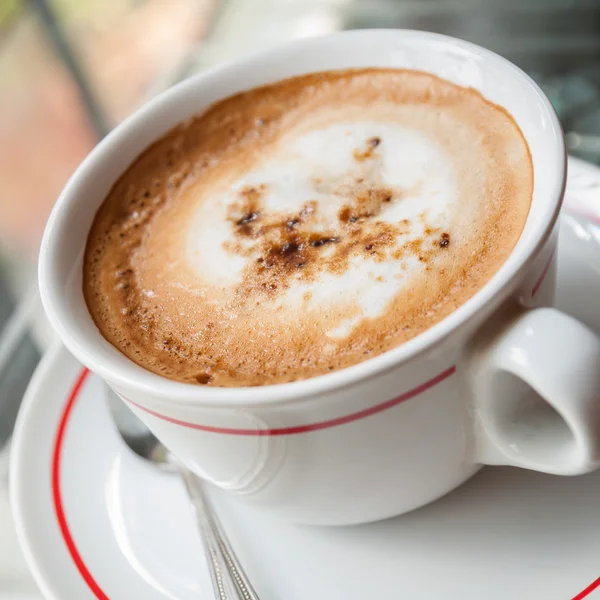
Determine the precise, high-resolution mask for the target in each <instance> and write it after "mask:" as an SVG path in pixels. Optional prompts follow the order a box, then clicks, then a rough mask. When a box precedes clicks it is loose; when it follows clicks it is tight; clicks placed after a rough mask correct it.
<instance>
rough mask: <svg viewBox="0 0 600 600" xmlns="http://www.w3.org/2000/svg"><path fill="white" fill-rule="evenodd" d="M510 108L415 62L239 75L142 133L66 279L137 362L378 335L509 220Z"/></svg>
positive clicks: (518, 169) (344, 352) (225, 382)
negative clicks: (158, 134)
mask: <svg viewBox="0 0 600 600" xmlns="http://www.w3.org/2000/svg"><path fill="white" fill-rule="evenodd" d="M532 192H533V168H532V161H531V156H530V153H529V149H528V146H527V143H526V141H525V139H524V137H523V135H522V133H521V131H520V129H519V127H518V126H517V124H516V123H515V121H514V120H513V119H512V117H511V116H510V115H509V114H508V113H507V112H506V111H505V110H504V109H503V108H501V107H499V106H496V105H494V104H492V103H491V102H489V101H487V100H486V99H485V98H484V97H483V96H482V95H481V94H480V93H479V92H477V91H475V90H473V89H468V88H463V87H460V86H457V85H454V84H452V83H450V82H448V81H445V80H443V79H440V78H438V77H435V76H433V75H431V74H428V73H423V72H419V71H411V70H397V69H375V68H373V69H361V70H350V71H336V72H324V73H315V74H310V75H304V76H300V77H295V78H292V79H289V80H285V81H280V82H278V83H274V84H272V85H267V86H265V87H261V88H257V89H253V90H250V91H246V92H242V93H240V94H237V95H235V96H232V97H230V98H227V99H225V100H222V101H220V102H218V103H217V104H215V105H213V106H212V107H210V108H209V109H208V110H207V111H206V112H204V113H203V114H202V115H200V116H198V117H195V118H193V119H190V120H188V121H187V122H185V123H182V124H181V125H179V126H178V127H176V128H175V129H173V130H172V131H171V132H169V133H168V134H167V135H165V136H164V137H163V138H162V139H160V140H158V141H157V142H156V143H154V144H153V145H152V146H150V147H149V148H148V149H147V150H146V151H145V152H144V153H143V154H142V155H141V156H140V157H139V158H138V159H137V160H136V161H135V162H134V163H133V164H132V165H131V166H130V167H129V168H128V169H127V171H126V172H125V173H124V174H123V175H122V176H121V177H120V179H119V180H118V181H117V183H116V184H115V185H114V187H113V188H112V190H111V191H110V193H109V194H108V197H107V198H106V200H105V201H104V203H103V204H102V206H101V207H100V209H99V211H98V213H97V215H96V218H95V220H94V223H93V226H92V229H91V232H90V235H89V238H88V242H87V247H86V251H85V258H84V266H83V289H84V294H85V298H86V302H87V305H88V308H89V311H90V313H91V315H92V317H93V319H94V321H95V323H96V325H97V326H98V328H99V329H100V331H101V332H102V334H103V336H104V337H105V338H106V339H107V340H108V341H109V342H110V343H112V344H113V345H114V346H116V348H118V349H119V350H120V351H121V352H122V353H123V354H125V355H126V356H128V357H129V358H130V359H132V360H133V361H134V362H136V363H137V364H139V365H141V366H143V367H145V368H146V369H148V370H150V371H153V372H154V373H158V374H160V375H163V376H165V377H168V378H170V379H174V380H178V381H183V382H191V383H199V384H205V385H214V386H254V385H268V384H273V383H281V382H289V381H294V380H298V379H304V378H308V377H314V376H316V375H321V374H325V373H329V372H331V371H335V370H337V369H341V368H344V367H347V366H350V365H353V364H356V363H358V362H361V361H363V360H366V359H368V358H371V357H373V356H376V355H378V354H380V353H382V352H385V351H386V350H389V349H391V348H394V347H396V346H398V345H399V344H402V343H403V342H405V341H407V340H409V339H410V338H413V337H414V336H416V335H418V334H420V333H422V332H423V331H424V330H426V329H427V328H429V327H431V326H432V325H434V324H435V323H437V322H438V321H440V320H441V319H443V318H444V317H446V316H447V315H448V314H450V313H451V312H452V311H453V310H455V309H456V308H457V307H458V306H460V305H461V304H463V303H464V302H465V301H466V300H468V299H469V298H470V297H471V296H472V295H473V294H474V293H475V292H476V291H477V290H478V289H480V288H481V287H482V286H483V285H484V284H485V283H486V282H487V281H488V280H489V279H490V277H491V276H492V275H493V274H494V273H495V272H496V271H497V270H498V268H499V267H500V266H501V265H502V263H503V262H504V261H505V260H506V258H507V257H508V255H509V254H510V253H511V251H512V249H513V247H514V246H515V244H516V242H517V240H518V238H519V236H520V234H521V232H522V229H523V227H524V224H525V220H526V218H527V214H528V212H529V207H530V204H531V197H532Z"/></svg>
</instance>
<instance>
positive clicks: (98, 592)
mask: <svg viewBox="0 0 600 600" xmlns="http://www.w3.org/2000/svg"><path fill="white" fill-rule="evenodd" d="M450 370H452V372H454V370H455V368H454V367H451V369H448V371H450ZM444 373H447V371H445V372H444ZM444 373H441V374H440V375H438V378H439V377H440V376H441V375H443V374H444ZM89 374H90V372H89V371H88V369H85V368H84V369H83V370H82V371H81V373H80V374H79V376H78V377H77V380H76V381H75V383H74V385H73V388H72V390H71V392H70V394H69V397H68V399H67V402H66V404H65V407H64V409H63V412H62V415H61V418H60V421H59V425H58V429H57V432H56V437H55V439H54V448H53V451H52V481H51V486H52V501H53V503H54V510H55V513H56V519H57V521H58V526H59V529H60V532H61V535H62V537H63V539H64V542H65V545H66V547H67V549H68V551H69V554H70V555H71V558H72V560H73V562H74V563H75V566H76V568H77V570H78V571H79V574H80V575H81V577H82V579H83V580H84V581H85V583H86V584H87V586H88V588H89V589H90V591H91V592H92V593H93V594H94V596H95V597H96V598H97V600H110V598H109V597H108V596H107V595H106V594H105V593H104V592H103V591H102V588H101V587H100V586H99V585H98V583H97V582H96V580H95V579H94V577H93V575H92V574H91V573H90V570H89V569H88V567H87V566H86V564H85V562H84V560H83V558H82V556H81V554H80V553H79V550H78V549H77V546H76V545H75V541H74V539H73V535H72V533H71V530H70V529H69V523H68V521H67V517H66V515H65V511H64V505H63V501H62V492H61V487H60V474H61V464H62V451H63V447H64V441H65V435H66V430H67V426H68V423H69V419H70V417H71V415H72V412H73V408H74V407H75V404H76V402H77V400H78V399H79V398H80V395H81V390H82V388H83V384H84V383H85V381H86V379H87V377H88V376H89ZM451 374H452V373H450V374H447V375H446V377H448V376H449V375H451ZM431 381H433V380H431ZM428 383H431V382H428ZM423 385H427V384H423ZM432 385H435V383H434V384H432ZM420 387H423V386H420ZM430 387H431V386H430ZM418 389H419V388H415V390H418ZM413 391H414V390H413ZM421 391H423V390H421ZM407 393H410V392H407ZM417 393H420V392H417ZM415 395H416V394H415ZM411 397H412V396H411ZM399 398H403V397H402V396H400V397H399ZM404 399H406V398H404ZM390 402H396V403H399V402H402V400H399V399H398V398H396V399H395V400H393V401H390ZM385 404H389V403H384V405H385ZM384 405H381V404H380V405H378V406H377V407H374V409H379V410H385V408H389V406H388V407H385V406H384ZM382 406H383V407H384V408H381V407H382ZM392 406H393V404H392ZM374 409H370V410H372V411H374V412H379V410H374ZM365 412H367V411H362V413H365ZM374 412H371V413H370V414H374ZM360 414H361V413H355V414H354V415H349V416H348V417H342V418H345V419H348V418H350V417H354V418H353V419H351V420H355V419H356V418H362V417H361V416H358V417H356V415H360ZM363 416H368V415H364V414H363ZM332 421H335V419H333V420H332ZM330 422H331V421H328V422H326V423H330ZM336 424H339V423H336ZM329 426H330V427H333V426H334V425H329ZM306 427H311V426H306ZM320 428H321V429H322V428H323V427H320ZM275 431H276V430H275ZM308 431H312V429H309V430H308ZM254 433H256V432H254ZM263 435H264V434H263ZM598 588H600V577H599V578H598V579H596V580H595V581H594V582H593V583H591V584H590V585H589V586H588V587H586V588H585V589H584V590H582V591H581V592H579V594H577V595H576V596H573V598H571V600H584V598H588V597H589V595H590V594H591V593H592V592H593V591H594V590H596V589H598Z"/></svg>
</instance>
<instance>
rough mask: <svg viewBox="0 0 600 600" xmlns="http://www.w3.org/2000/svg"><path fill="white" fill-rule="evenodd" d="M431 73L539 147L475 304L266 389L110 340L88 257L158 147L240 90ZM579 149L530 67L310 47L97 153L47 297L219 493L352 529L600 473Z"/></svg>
mask: <svg viewBox="0 0 600 600" xmlns="http://www.w3.org/2000/svg"><path fill="white" fill-rule="evenodd" d="M374 66H377V67H402V68H412V69H418V70H423V71H429V72H431V73H434V74H436V75H439V76H441V77H443V78H445V79H448V80H450V81H453V82H455V83H458V84H460V85H463V86H470V87H473V88H475V89H477V90H479V91H481V93H482V94H483V95H484V96H485V97H486V98H488V99H490V100H491V101H493V102H495V103H497V104H499V105H501V106H503V107H505V108H506V109H507V110H508V111H509V112H510V113H511V114H512V115H513V117H514V118H515V119H516V121H517V123H518V124H519V126H520V127H521V129H522V131H523V133H524V135H525V137H526V138H527V141H528V143H529V146H530V149H531V154H532V158H533V167H534V177H535V184H534V193H533V201H532V205H531V211H530V214H529V217H528V219H527V223H526V225H525V228H524V231H523V234H522V236H521V238H520V240H519V242H518V244H517V246H516V247H515V249H514V251H513V252H512V254H511V255H510V257H509V258H508V260H507V261H506V263H505V264H504V265H503V266H502V267H501V269H500V270H499V271H498V273H496V275H495V276H494V277H493V278H492V279H491V280H490V281H489V282H488V283H487V284H486V285H485V286H484V287H483V288H481V289H480V290H479V291H478V292H477V293H476V294H475V295H474V296H473V297H472V298H471V299H470V300H468V301H467V302H465V304H463V305H462V306H461V307H460V308H458V309H457V310H456V311H455V312H454V313H452V314H451V315H450V316H448V317H447V318H446V319H444V320H443V321H442V322H440V323H438V324H436V325H434V326H433V327H431V328H430V329H429V330H427V331H426V332H425V333H423V334H421V335H420V336H418V337H416V338H414V339H412V340H410V341H408V342H406V343H405V344H403V345H401V346H399V347H398V348H396V349H394V350H391V351H389V352H387V353H385V354H383V355H381V356H378V357H376V358H372V359H370V360H368V361H365V362H363V363H361V364H358V365H356V366H353V367H350V368H347V369H342V370H339V371H336V372H333V373H331V374H328V375H324V376H320V377H315V378H313V379H309V380H305V381H298V382H293V383H286V384H280V385H272V386H265V387H252V388H227V389H226V388H223V389H219V388H210V387H202V386H194V385H189V384H183V383H179V382H175V381H170V380H168V379H165V378H162V377H160V376H158V375H155V374H153V373H151V372H149V371H146V370H144V369H143V368H141V367H139V366H137V365H136V364H134V363H133V362H132V361H130V360H129V359H127V358H126V357H125V356H124V355H122V354H121V353H120V352H119V351H118V350H116V349H115V348H114V347H113V346H111V345H110V344H109V343H108V342H107V341H105V339H104V338H103V337H102V335H101V334H100V332H99V331H98V329H97V328H96V327H95V325H94V323H93V321H92V319H91V317H90V315H89V313H88V310H87V308H86V304H85V301H84V298H83V294H82V287H81V282H82V277H81V272H82V252H83V248H84V244H85V241H86V237H87V233H88V230H89V227H90V225H91V222H92V219H93V217H94V214H95V212H96V210H97V209H98V207H99V206H100V204H101V203H102V201H103V199H104V198H105V196H106V194H107V193H108V191H109V190H110V188H111V187H112V185H113V183H114V182H115V181H116V179H117V178H118V177H119V176H120V175H121V174H122V173H123V171H124V170H125V169H126V168H127V166H128V165H129V164H130V163H131V162H132V161H133V160H134V159H135V158H136V157H137V156H138V155H139V154H140V153H141V152H142V151H143V150H144V149H145V148H146V147H147V146H148V145H149V144H151V143H152V142H153V141H154V140H156V139H157V138H158V137H159V136H161V135H162V134H163V133H165V132H166V131H168V130H169V129H170V128H171V127H173V126H174V125H176V124H177V123H179V122H180V121H182V120H184V119H186V118H188V117H190V116H191V115H194V114H197V113H199V112H201V111H202V110H203V109H204V108H205V107H207V106H208V105H209V104H211V103H213V102H215V101H217V100H219V99H221V98H224V97H226V96H229V95H231V94H233V93H235V92H238V91H240V90H244V89H247V88H251V87H255V86H258V85H261V84H265V83H268V82H273V81H276V80H278V79H282V78H286V77H290V76H294V75H299V74H302V73H307V72H312V71H322V70H331V69H347V68H352V67H374ZM565 170H566V154H565V148H564V144H563V136H562V132H561V128H560V125H559V122H558V120H557V117H556V115H555V113H554V111H553V109H552V106H551V105H550V103H549V101H548V100H547V98H546V97H545V96H544V94H543V93H542V92H541V91H540V89H539V88H538V87H537V85H536V84H535V83H534V82H533V81H532V80H531V79H530V78H529V77H528V76H527V75H525V74H524V73H523V72H522V71H520V70H519V69H518V68H517V67H515V66H514V65H512V64H511V63H509V62H507V61H506V60H504V59H502V58H500V57H499V56H497V55H495V54H493V53H491V52H489V51H487V50H484V49H482V48H479V47H477V46H474V45H472V44H469V43H466V42H462V41H459V40H455V39H452V38H448V37H445V36H441V35H436V34H432V33H423V32H417V31H401V30H397V31H394V30H387V31H386V30H377V31H353V32H346V33H340V34H335V35H331V36H327V37H322V38H312V39H305V40H301V41H297V42H294V43H291V44H289V45H286V46H282V47H279V48H277V49H274V50H272V51H269V52H265V53H262V54H258V55H256V56H252V57H250V58H246V59H244V60H241V61H238V62H236V63H234V64H230V65H227V66H223V67H219V68H217V69H214V70H211V71H208V72H205V73H203V74H201V75H199V76H196V77H193V78H191V79H189V80H187V81H185V82H183V83H181V84H179V85H177V86H175V87H174V88H172V89H170V90H169V91H167V92H165V93H164V94H162V95H161V96H159V97H158V98H156V99H154V100H153V101H152V102H150V103H149V104H147V105H146V106H144V107H143V108H141V109H140V110H139V111H138V112H137V113H136V114H134V115H133V116H132V117H130V118H129V119H127V121H125V122H124V123H123V124H122V125H120V126H119V127H117V128H116V129H115V130H114V131H113V132H112V133H111V134H110V135H109V136H107V138H106V139H104V140H103V141H102V142H101V143H100V144H99V145H98V146H97V147H96V148H95V149H94V151H93V152H92V153H91V154H90V155H89V156H88V157H87V158H86V159H85V161H84V162H83V163H82V165H81V166H80V167H79V169H78V170H77V172H76V173H75V175H74V176H73V177H72V178H71V180H70V181H69V183H68V184H67V186H66V188H65V190H64V192H63V193H62V195H61V197H60V199H59V200H58V202H57V204H56V207H55V209H54V211H53V213H52V216H51V218H50V220H49V222H48V226H47V229H46V233H45V236H44V240H43V244H42V249H41V256H40V288H41V293H42V299H43V302H44V306H45V309H46V311H47V313H48V316H49V318H50V320H51V322H52V324H53V325H54V327H55V328H56V331H57V332H58V333H59V335H60V336H61V338H62V340H63V342H64V343H65V345H66V346H67V347H68V348H69V350H71V352H72V353H73V354H74V355H75V356H76V357H77V358H78V359H79V360H80V361H81V362H82V363H83V364H85V365H86V366H88V367H89V368H90V369H91V370H92V371H93V372H95V373H97V374H99V375H100V376H101V377H102V378H103V379H105V380H106V382H107V383H108V384H109V385H110V386H111V387H112V388H113V389H114V390H115V391H116V392H117V393H118V394H119V395H120V396H121V397H123V398H124V399H125V401H126V402H128V403H129V405H130V406H131V408H132V409H133V411H134V412H135V413H136V414H137V415H138V416H139V417H140V418H141V419H142V420H143V421H144V422H145V423H146V424H147V425H148V426H149V427H150V428H151V429H152V430H153V431H154V432H155V433H156V435H157V436H158V437H159V438H160V439H161V440H162V441H163V442H164V443H165V444H166V445H167V446H168V447H169V448H170V449H171V450H172V451H173V452H174V453H175V454H176V455H177V456H178V457H179V458H180V459H181V460H182V461H183V462H184V463H185V464H186V465H187V466H189V468H190V469H192V470H193V471H195V472H196V473H198V474H199V475H200V476H202V477H203V478H204V479H206V480H207V481H210V482H212V483H214V484H215V485H217V486H218V487H220V488H224V489H228V490H231V491H234V492H236V493H237V495H239V496H240V497H243V499H244V500H245V501H247V502H253V503H256V504H259V505H262V506H265V507H268V508H269V509H272V510H274V511H277V512H278V513H280V514H281V515H283V516H284V517H286V518H289V519H294V520H297V521H301V522H306V523H313V524H321V523H322V524H349V523H358V522H365V521H371V520H375V519H381V518H384V517H389V516H391V515H397V514H400V513H403V512H406V511H409V510H412V509H414V508H417V507H419V506H422V505H423V504H426V503H428V502H431V501H432V500H434V499H436V498H438V497H439V496H442V495H443V494H445V493H447V492H448V491H450V490H451V489H453V488H454V487H456V486H458V485H459V484H461V483H462V482H463V481H465V480H466V479H468V478H469V477H471V475H473V474H474V473H475V472H476V471H477V470H478V469H479V468H480V467H481V466H482V465H483V464H502V465H515V466H520V467H524V468H528V469H535V470H538V471H544V472H548V473H556V474H560V475H575V474H578V473H585V472H588V471H591V470H593V469H595V468H596V467H598V466H599V465H600V340H599V339H598V338H597V337H596V335H595V334H593V333H592V332H591V331H590V330H588V329H587V328H586V327H584V326H583V325H582V324H580V323H579V322H577V321H575V320H574V319H572V318H571V317H569V316H566V315H564V314H562V313H560V312H558V311H557V310H555V309H552V308H541V307H547V306H550V305H551V304H552V301H553V296H554V291H555V262H556V261H555V258H556V246H557V218H558V214H559V209H560V206H561V202H562V198H563V193H564V187H565Z"/></svg>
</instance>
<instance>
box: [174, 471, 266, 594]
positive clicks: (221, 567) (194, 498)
mask: <svg viewBox="0 0 600 600" xmlns="http://www.w3.org/2000/svg"><path fill="white" fill-rule="evenodd" d="M178 470H179V473H180V475H181V478H182V479H183V482H184V484H185V487H186V489H187V492H188V495H189V498H190V501H191V503H192V506H193V507H194V511H195V513H196V520H197V523H198V527H199V530H200V537H201V538H202V543H203V544H204V549H205V552H206V555H207V557H208V562H209V567H210V571H211V580H212V584H213V589H214V592H215V597H216V598H218V600H229V599H230V598H233V597H237V598H238V599H239V600H260V599H259V597H258V594H257V593H256V591H255V590H254V588H253V587H252V584H251V583H250V580H249V579H248V576H247V575H246V573H245V571H244V569H243V567H242V565H241V563H240V561H239V559H238V557H237V555H236V554H235V552H234V550H233V548H232V547H231V544H230V543H229V540H228V539H227V536H226V534H225V531H224V530H223V527H222V525H221V523H220V521H219V519H218V517H217V515H216V514H215V513H214V512H213V510H212V508H211V507H210V504H209V502H208V500H207V499H206V496H205V494H204V491H203V489H202V485H201V483H200V480H199V479H198V478H197V477H196V476H195V475H194V474H193V473H192V472H191V471H189V470H188V469H186V468H185V467H183V466H182V465H178ZM231 584H233V586H234V588H235V592H234V593H235V596H231V595H230V593H229V591H228V588H229V586H230V585H231Z"/></svg>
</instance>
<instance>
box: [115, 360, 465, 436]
mask: <svg viewBox="0 0 600 600" xmlns="http://www.w3.org/2000/svg"><path fill="white" fill-rule="evenodd" d="M455 372H456V367H455V366H452V367H450V368H449V369H446V370H445V371H443V372H442V373H440V374H439V375H436V376H435V377H434V378H433V379H430V380H429V381H426V382H425V383H422V384H421V385H419V386H417V387H416V388H413V389H412V390H409V391H408V392H405V393H404V394H402V395H401V396H398V397H396V398H392V399H391V400H387V401H386V402H382V403H381V404H377V405H375V406H371V407H370V408H365V409H364V410H360V411H358V412H355V413H351V414H349V415H344V416H343V417H336V418H335V419H328V420H326V421H319V422H317V423H307V424H305V425H293V426H291V427H277V428H274V429H236V428H231V427H215V426H213V425H202V424H200V423H190V422H188V421H182V420H180V419H175V418H173V417H168V416H166V415H163V414H161V413H158V412H156V411H154V410H152V409H150V408H146V407H145V406H142V405H141V404H138V403H137V402H134V401H133V400H130V399H129V398H125V397H123V396H121V397H122V398H123V399H124V400H125V401H127V402H129V404H132V405H133V406H135V407H137V408H139V409H140V410H143V411H144V412H146V413H148V414H149V415H152V416H153V417H156V418H158V419H162V420H163V421H168V422H169V423H174V424H175V425H181V426H182V427H188V428H190V429H198V430H200V431H207V432H209V433H221V434H227V435H249V436H262V437H264V436H276V435H295V434H298V433H308V432H310V431H320V430H321V429H329V428H330V427H337V426H339V425H345V424H347V423H352V421H358V420H359V419H364V418H365V417H370V416H371V415H375V414H377V413H380V412H382V411H384V410H388V409H389V408H393V407H394V406H397V405H398V404H400V403H402V402H405V401H406V400H410V399H411V398H414V397H415V396H418V395H419V394H422V393H423V392H426V391H427V390H429V389H430V388H432V387H434V386H435V385H437V384H438V383H441V382H442V381H444V379H447V378H448V377H450V376H451V375H453V374H454V373H455Z"/></svg>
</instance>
